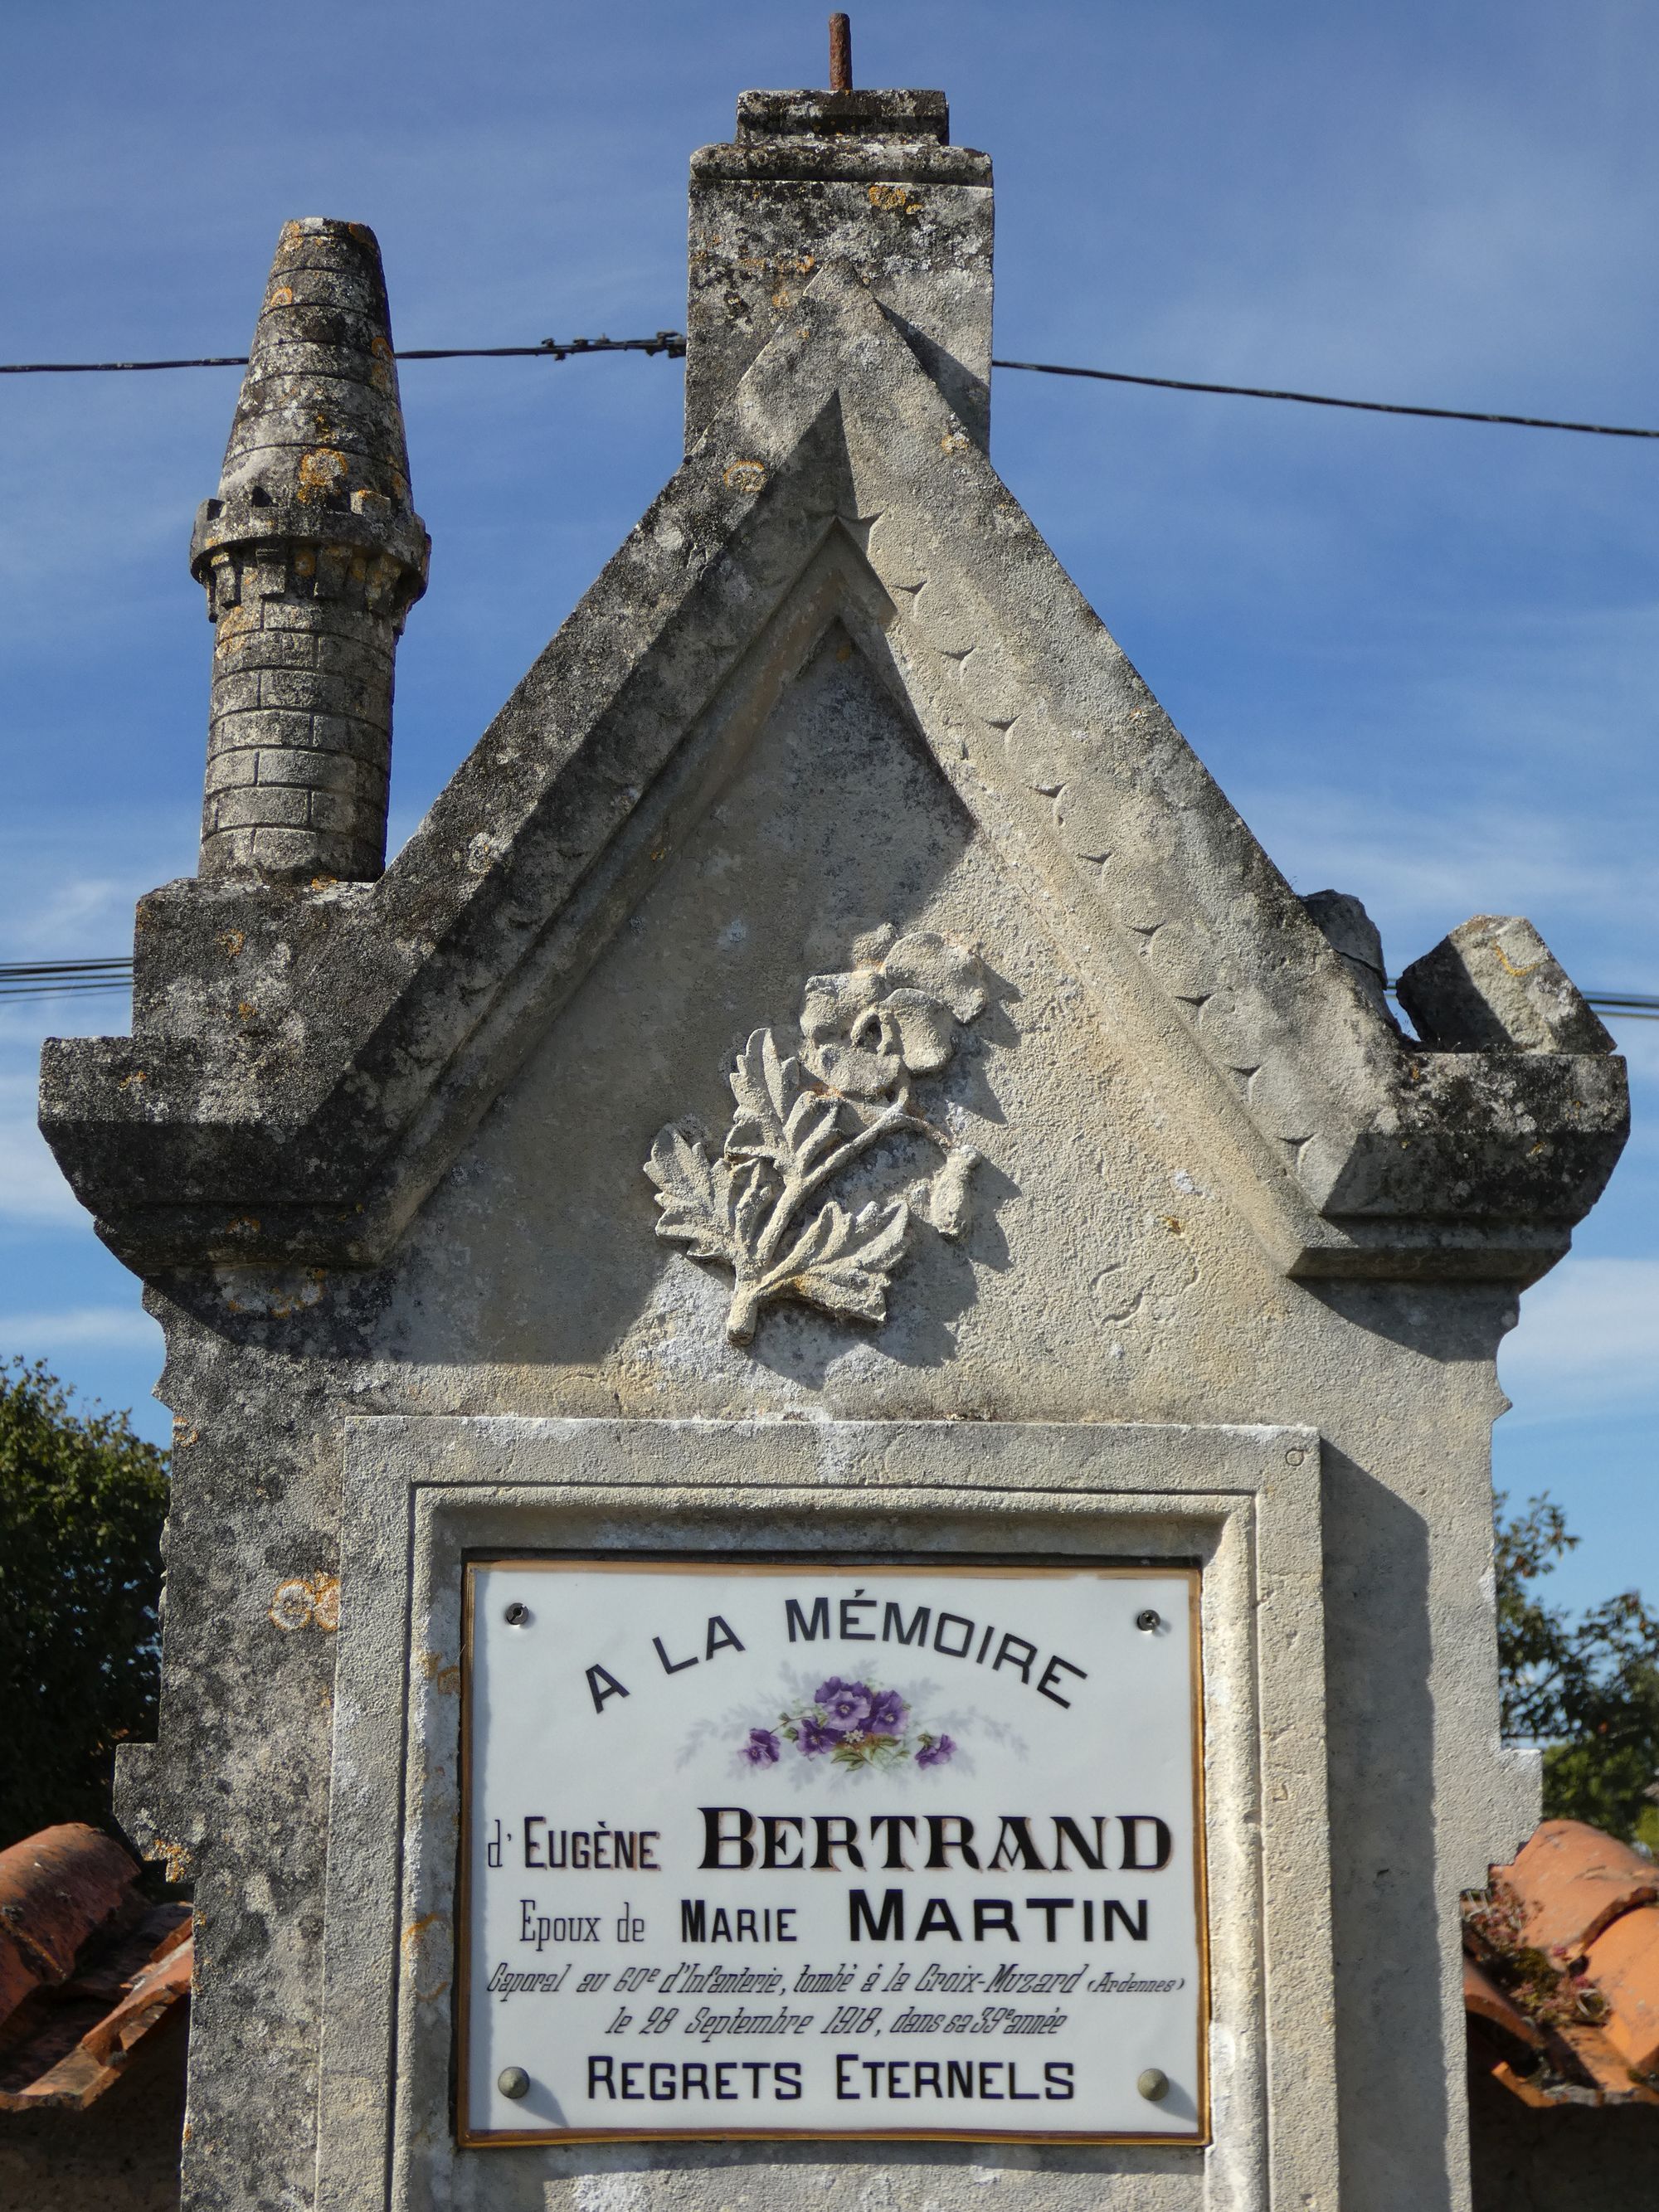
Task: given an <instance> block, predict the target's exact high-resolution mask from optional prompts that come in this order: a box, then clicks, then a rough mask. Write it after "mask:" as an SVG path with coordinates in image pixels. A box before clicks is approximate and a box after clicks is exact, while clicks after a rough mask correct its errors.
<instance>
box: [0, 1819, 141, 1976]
mask: <svg viewBox="0 0 1659 2212" xmlns="http://www.w3.org/2000/svg"><path fill="white" fill-rule="evenodd" d="M137 1879H138V1869H137V1866H136V1865H135V1864H134V1863H133V1862H132V1860H131V1858H130V1857H128V1856H127V1854H126V1852H125V1851H124V1850H122V1848H121V1846H120V1844H118V1843H117V1842H116V1841H115V1839H114V1838H113V1837H112V1836H106V1835H103V1834H101V1833H100V1832H99V1830H98V1829H96V1828H89V1827H88V1826H85V1825H84V1824H83V1823H82V1822H80V1821H72V1822H70V1823H68V1824H67V1825H66V1826H63V1827H59V1828H42V1829H41V1830H40V1833H39V1834H38V1835H33V1836H27V1837H26V1838H24V1840H23V1841H22V1842H21V1844H11V1845H10V1846H9V1849H7V1850H3V1851H0V2020H3V2019H4V2018H5V2017H6V2016H7V2015H9V2013H12V2012H14V2011H15V2009H16V2008H17V2007H18V2006H19V2005H20V2004H21V2003H22V2002H23V2000H24V1998H25V1997H27V1996H28V1994H29V1992H30V1991H31V1990H34V1989H38V1988H39V1987H40V1985H41V1984H43V1983H50V1982H61V1981H62V1980H63V1979H64V1976H65V1975H66V1974H67V1973H68V1972H69V1971H70V1967H71V1966H73V1965H74V1963H75V1954H76V1952H77V1951H78V1950H79V1949H80V1948H81V1946H82V1944H83V1943H84V1942H86V1940H87V1938H88V1936H90V1935H91V1934H92V1933H93V1931H94V1929H97V1928H101V1927H102V1926H103V1925H104V1923H106V1921H107V1920H109V1919H110V1918H111V1917H112V1915H114V1914H115V1913H117V1912H118V1911H119V1910H120V1909H121V1907H122V1906H123V1905H125V1903H126V1902H127V1899H128V1898H129V1896H130V1894H131V1891H132V1887H133V1885H134V1884H135V1883H136V1882H137Z"/></svg>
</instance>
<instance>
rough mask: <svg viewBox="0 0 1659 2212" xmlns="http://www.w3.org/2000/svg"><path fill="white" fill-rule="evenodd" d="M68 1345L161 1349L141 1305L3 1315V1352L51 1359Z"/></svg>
mask: <svg viewBox="0 0 1659 2212" xmlns="http://www.w3.org/2000/svg"><path fill="white" fill-rule="evenodd" d="M66 1346H74V1347H76V1348H77V1349H86V1348H91V1349H94V1350H96V1351H100V1352H126V1351H137V1352H155V1354H156V1355H157V1357H158V1358H159V1357H160V1355H161V1327H160V1325H159V1323H157V1322H153V1321H152V1320H151V1319H150V1317H149V1315H148V1314H147V1313H146V1312H145V1311H144V1310H143V1307H142V1306H141V1305H140V1304H138V1293H137V1285H135V1286H134V1289H133V1301H132V1304H131V1305H130V1306H68V1307H65V1308H64V1310H63V1311H62V1312H59V1313H20V1314H0V1352H3V1353H4V1354H5V1355H7V1356H9V1355H10V1354H12V1353H14V1352H15V1353H20V1354H21V1356H22V1357H23V1358H26V1359H33V1358H41V1357H44V1358H47V1359H48V1361H50V1360H51V1358H52V1357H53V1356H54V1355H55V1354H56V1353H58V1352H59V1351H61V1350H63V1349H64V1347H66Z"/></svg>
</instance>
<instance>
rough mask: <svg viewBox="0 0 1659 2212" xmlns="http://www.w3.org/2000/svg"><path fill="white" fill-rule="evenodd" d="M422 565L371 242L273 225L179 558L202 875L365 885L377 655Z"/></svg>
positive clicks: (382, 779) (379, 676)
mask: <svg viewBox="0 0 1659 2212" xmlns="http://www.w3.org/2000/svg"><path fill="white" fill-rule="evenodd" d="M428 548H429V541H428V538H427V534H426V530H425V527H424V526H423V525H422V521H421V519H420V517H419V515H417V514H416V513H415V511H414V508H413V507H412V506H411V505H410V495H409V456H408V453H407V450H406V448H405V446H404V422H403V412H402V410H401V408H400V406H399V404H398V370H397V364H396V362H395V360H394V358H393V355H392V333H391V325H390V319H389V315H388V312H387V307H386V281H385V278H384V276H383V275H382V273H381V269H380V246H378V244H377V243H376V241H375V238H374V232H373V231H372V230H370V229H368V228H367V226H366V225H364V224H362V223H357V222H331V221H329V220H327V219H326V218H325V217H322V216H310V217H307V219H305V220H303V221H301V222H289V223H285V224H284V225H283V231H282V235H281V237H280V238H279V239H278V240H277V244H276V259H275V261H274V262H273V264H271V271H270V283H268V284H267V286H266V288H265V296H264V305H263V306H262V307H261V308H260V311H259V319H258V325H257V326H256V328H255V331H254V334H253V344H252V350H251V353H250V356H249V359H248V366H247V374H246V376H245V377H244V378H243V380H242V390H241V396H240V399H239V400H238V402H237V407H236V415H235V419H234V422H233V423H232V425H231V433H230V442H229V444H228V446H227V447H226V449H225V461H224V468H223V471H222V474H221V477H220V481H219V490H218V494H217V496H216V497H215V498H213V499H210V500H208V501H205V502H204V505H203V506H202V507H201V509H200V510H199V512H198V513H197V520H196V530H195V534H194V536H193V537H192V538H191V574H193V575H194V576H195V577H196V578H197V580H198V582H200V583H202V584H203V585H204V586H206V589H207V595H208V615H209V618H210V621H212V622H213V623H215V624H216V630H217V635H216V638H215V641H214V653H213V701H212V707H211V709H210V720H209V726H208V767H207V787H206V793H205V797H204V805H203V815H202V859H201V872H202V873H203V874H204V876H243V877H248V878H256V879H265V880H276V881H281V880H284V879H287V880H295V879H303V878H313V877H317V876H324V877H331V878H343V879H345V880H355V881H360V882H362V881H368V880H371V879H372V878H374V877H376V876H378V875H379V874H380V872H381V870H382V868H383V867H384V866H385V865H386V797H387V785H388V777H389V775H390V770H391V759H392V656H393V653H394V652H395V651H396V647H397V641H398V635H399V633H400V632H401V630H402V629H403V624H404V616H405V614H406V613H407V612H408V611H409V608H410V606H411V605H412V604H413V603H414V601H415V600H416V599H419V597H420V596H421V593H422V592H423V591H424V590H425V588H426V574H427V556H428Z"/></svg>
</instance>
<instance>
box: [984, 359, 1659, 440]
mask: <svg viewBox="0 0 1659 2212" xmlns="http://www.w3.org/2000/svg"><path fill="white" fill-rule="evenodd" d="M991 366H992V368H1027V369H1030V371H1031V372H1032V374H1034V375H1037V376H1085V377H1090V378H1092V379H1094V380H1096V381H1097V382H1098V383H1101V384H1142V385H1147V386H1151V387H1152V389H1153V390H1154V391H1158V392H1218V393H1219V394H1220V395H1221V396H1222V397H1223V398H1228V399H1289V400H1292V401H1294V403H1295V404H1297V406H1298V407H1346V408H1351V409H1352V410H1353V411H1354V412H1355V413H1357V414H1360V415H1419V416H1425V417H1426V418H1427V419H1428V420H1429V421H1431V422H1504V423H1507V424H1509V425H1510V428H1513V429H1516V430H1577V431H1579V432H1581V433H1582V434H1583V435H1584V436H1585V437H1589V438H1659V430H1640V429H1632V428H1629V427H1628V425H1626V424H1623V423H1618V422H1558V421H1557V420H1556V418H1555V417H1554V416H1552V415H1494V414H1487V413H1485V412H1480V411H1477V410H1474V409H1473V408H1468V407H1413V406H1407V405H1406V404H1404V403H1403V402H1402V401H1398V400H1393V399H1337V398H1333V396H1332V395H1331V393H1329V392H1275V391H1273V390H1272V389H1270V388H1269V387H1268V386H1266V385H1261V384H1195V383H1193V382H1191V381H1189V380H1188V379H1187V378H1185V377H1181V376H1131V375H1129V374H1127V371H1126V370H1123V369H1121V368H1066V367H1065V366H1063V365H1062V364H1061V363H1060V362H1057V361H994V362H992V363H991Z"/></svg>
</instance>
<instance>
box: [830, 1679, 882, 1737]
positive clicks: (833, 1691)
mask: <svg viewBox="0 0 1659 2212" xmlns="http://www.w3.org/2000/svg"><path fill="white" fill-rule="evenodd" d="M817 1703H818V1704H819V1705H822V1706H823V1711H824V1714H825V1717H826V1718H827V1720H828V1723H829V1726H830V1727H831V1728H832V1729H834V1730H835V1731H836V1735H848V1733H849V1732H850V1731H851V1730H852V1729H862V1728H865V1727H866V1726H867V1725H868V1723H869V1719H870V1705H871V1696H870V1691H869V1688H868V1686H867V1685H866V1684H865V1683H863V1682H843V1681H842V1680H839V1679H836V1680H830V1681H828V1682H825V1683H823V1685H822V1686H820V1688H819V1690H818V1694H817Z"/></svg>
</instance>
